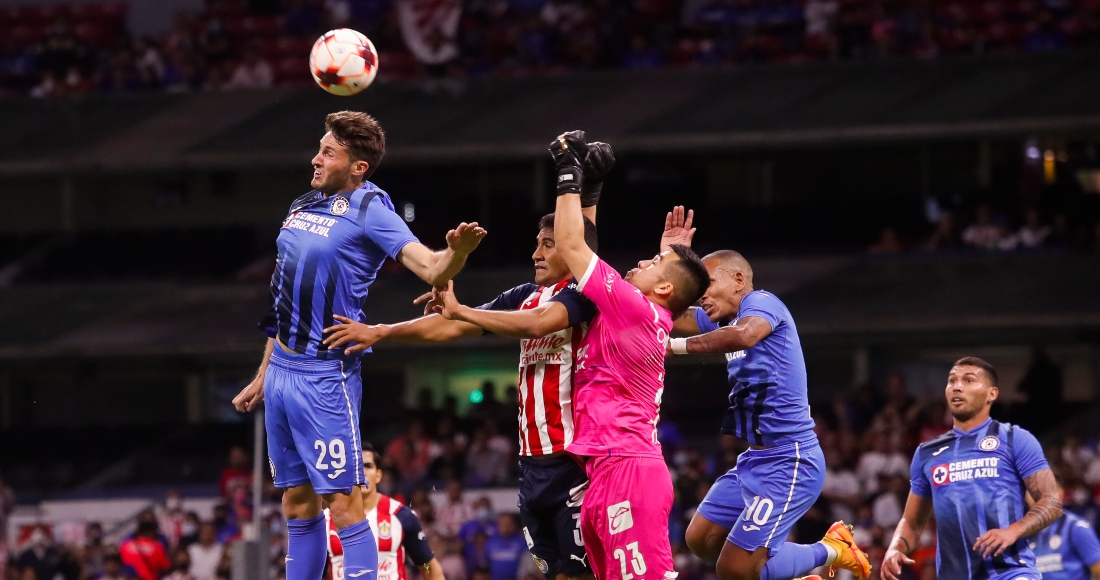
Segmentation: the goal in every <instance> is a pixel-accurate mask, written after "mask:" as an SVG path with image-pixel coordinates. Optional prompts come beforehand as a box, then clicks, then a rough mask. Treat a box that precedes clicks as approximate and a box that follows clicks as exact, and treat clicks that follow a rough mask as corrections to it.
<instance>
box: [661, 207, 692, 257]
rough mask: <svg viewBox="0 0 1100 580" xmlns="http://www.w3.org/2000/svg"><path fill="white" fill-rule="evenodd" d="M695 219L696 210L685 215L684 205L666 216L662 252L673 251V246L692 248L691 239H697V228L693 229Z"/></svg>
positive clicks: (675, 208) (662, 236) (688, 211)
mask: <svg viewBox="0 0 1100 580" xmlns="http://www.w3.org/2000/svg"><path fill="white" fill-rule="evenodd" d="M694 219H695V210H691V209H689V210H687V213H686V214H685V213H684V206H682V205H678V206H676V207H674V208H672V211H670V212H668V215H666V216H665V231H664V232H662V233H661V251H662V252H667V251H669V250H671V249H672V244H679V245H681V246H687V247H689V248H690V247H691V239H692V238H694V237H695V228H693V227H691V222H692V220H694Z"/></svg>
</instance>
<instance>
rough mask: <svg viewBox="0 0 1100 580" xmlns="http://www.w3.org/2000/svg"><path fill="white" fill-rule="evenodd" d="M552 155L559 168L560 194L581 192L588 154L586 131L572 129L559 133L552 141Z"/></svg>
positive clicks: (558, 183) (556, 167)
mask: <svg viewBox="0 0 1100 580" xmlns="http://www.w3.org/2000/svg"><path fill="white" fill-rule="evenodd" d="M548 149H549V150H550V156H551V157H553V158H554V167H555V169H556V170H557V175H558V178H557V182H556V183H557V190H558V195H565V194H567V193H576V194H580V193H581V181H582V180H583V179H584V159H585V157H587V156H588V144H587V143H585V141H584V131H570V132H568V133H562V134H561V135H558V138H557V139H555V140H554V141H553V142H552V143H550V147H548Z"/></svg>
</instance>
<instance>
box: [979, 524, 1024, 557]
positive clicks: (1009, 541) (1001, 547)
mask: <svg viewBox="0 0 1100 580" xmlns="http://www.w3.org/2000/svg"><path fill="white" fill-rule="evenodd" d="M1019 539H1020V534H1019V533H1018V532H1016V531H1015V530H1014V529H1013V527H1012V526H1009V527H1007V528H1002V529H998V530H989V531H988V532H986V533H984V534H982V535H981V536H979V537H978V541H976V542H974V547H973V548H972V549H973V550H974V551H975V552H978V553H980V554H981V555H982V558H988V557H990V556H1000V555H1001V554H1002V553H1004V551H1005V550H1007V549H1008V547H1009V546H1011V545H1013V544H1015V543H1016V540H1019Z"/></svg>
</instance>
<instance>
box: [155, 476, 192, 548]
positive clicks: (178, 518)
mask: <svg viewBox="0 0 1100 580" xmlns="http://www.w3.org/2000/svg"><path fill="white" fill-rule="evenodd" d="M186 519H187V518H186V516H185V515H184V513H183V498H182V497H180V492H178V491H176V490H174V489H170V490H168V491H167V492H166V493H165V497H164V513H163V514H162V515H161V517H160V529H161V530H162V531H163V532H164V535H165V537H167V538H168V547H169V548H171V549H175V548H177V547H179V545H180V538H181V537H182V536H183V524H184V522H185V521H186Z"/></svg>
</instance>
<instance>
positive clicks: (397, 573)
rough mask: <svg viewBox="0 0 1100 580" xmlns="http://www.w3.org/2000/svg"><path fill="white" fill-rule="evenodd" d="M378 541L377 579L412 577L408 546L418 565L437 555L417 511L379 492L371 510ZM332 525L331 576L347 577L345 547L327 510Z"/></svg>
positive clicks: (369, 517) (337, 579) (335, 579)
mask: <svg viewBox="0 0 1100 580" xmlns="http://www.w3.org/2000/svg"><path fill="white" fill-rule="evenodd" d="M367 521H368V522H370V528H371V532H372V533H373V534H374V541H375V543H377V544H378V574H377V580H408V574H407V573H406V569H405V548H406V546H409V549H410V550H411V552H410V553H409V556H410V557H411V559H412V560H413V563H414V564H416V565H423V564H427V563H428V562H430V561H431V560H432V558H433V557H434V555H433V554H432V552H431V548H430V547H429V546H428V541H427V538H426V537H425V535H424V531H423V530H422V529H421V526H420V521H419V520H418V519H417V517H416V514H414V513H413V511H412V510H411V509H409V508H407V507H405V505H404V504H402V503H401V502H399V501H397V500H395V499H393V498H391V497H389V496H387V495H382V494H379V499H378V505H377V506H376V507H375V508H374V509H372V510H370V511H369V512H367ZM325 523H326V525H327V526H328V537H329V542H328V556H329V562H330V563H331V566H330V569H331V570H332V575H331V579H330V580H344V547H343V546H341V545H340V538H339V536H337V534H336V525H335V524H334V523H333V521H332V517H331V516H330V515H329V511H328V510H327V509H326V510H325Z"/></svg>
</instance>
